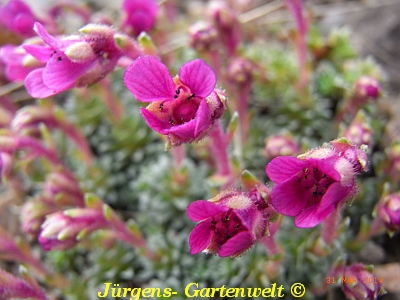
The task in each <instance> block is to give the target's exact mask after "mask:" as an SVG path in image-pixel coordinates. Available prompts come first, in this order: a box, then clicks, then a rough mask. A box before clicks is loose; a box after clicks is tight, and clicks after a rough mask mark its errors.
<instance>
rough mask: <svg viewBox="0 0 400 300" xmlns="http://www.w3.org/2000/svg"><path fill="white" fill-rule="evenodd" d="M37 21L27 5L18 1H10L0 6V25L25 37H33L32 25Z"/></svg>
mask: <svg viewBox="0 0 400 300" xmlns="http://www.w3.org/2000/svg"><path fill="white" fill-rule="evenodd" d="M36 21H38V19H37V18H36V17H35V15H34V14H33V12H32V10H31V9H30V7H29V6H28V5H26V4H25V3H24V2H22V1H20V0H10V1H9V2H8V3H7V4H6V5H4V6H2V7H1V6H0V24H1V25H3V26H4V27H5V28H7V29H8V30H10V31H13V32H15V33H18V34H20V35H22V36H25V37H30V36H33V35H34V34H35V33H34V31H33V24H34V23H35V22H36Z"/></svg>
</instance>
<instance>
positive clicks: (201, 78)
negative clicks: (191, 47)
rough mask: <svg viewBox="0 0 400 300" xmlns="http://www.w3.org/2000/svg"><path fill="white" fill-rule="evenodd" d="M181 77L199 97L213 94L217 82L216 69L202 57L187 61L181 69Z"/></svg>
mask: <svg viewBox="0 0 400 300" xmlns="http://www.w3.org/2000/svg"><path fill="white" fill-rule="evenodd" d="M179 78H180V80H181V82H182V83H183V84H184V85H186V86H187V87H188V88H189V89H190V91H191V92H192V93H193V94H195V95H196V96H197V97H202V98H205V97H207V96H208V95H210V94H211V92H212V91H213V90H214V88H215V84H216V82H217V80H216V77H215V73H214V71H213V70H212V69H211V68H210V67H209V66H208V65H207V64H206V63H205V62H204V61H202V60H201V59H195V60H192V61H190V62H187V63H185V64H184V65H183V66H182V67H181V69H180V70H179Z"/></svg>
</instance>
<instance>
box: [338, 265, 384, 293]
mask: <svg viewBox="0 0 400 300" xmlns="http://www.w3.org/2000/svg"><path fill="white" fill-rule="evenodd" d="M372 271H373V266H366V265H363V264H360V263H356V264H353V265H350V266H345V267H342V274H341V276H342V291H343V293H344V294H345V295H346V297H347V298H348V299H351V300H360V299H377V298H378V296H379V295H382V294H383V293H385V292H384V290H383V288H382V284H381V282H382V280H381V279H379V278H377V277H376V276H374V274H373V273H372Z"/></svg>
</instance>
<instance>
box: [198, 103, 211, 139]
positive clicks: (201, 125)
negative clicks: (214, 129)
mask: <svg viewBox="0 0 400 300" xmlns="http://www.w3.org/2000/svg"><path fill="white" fill-rule="evenodd" d="M211 115H212V112H211V109H210V107H209V106H208V104H207V102H206V101H205V100H202V101H201V102H200V105H199V108H198V110H197V112H196V116H195V118H194V119H195V123H196V127H195V129H194V136H195V137H198V136H199V135H200V134H201V133H202V132H203V131H204V130H206V129H207V128H208V127H210V125H211Z"/></svg>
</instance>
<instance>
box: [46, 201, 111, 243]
mask: <svg viewBox="0 0 400 300" xmlns="http://www.w3.org/2000/svg"><path fill="white" fill-rule="evenodd" d="M106 224H107V221H106V219H105V217H104V215H103V212H102V211H100V210H96V209H90V208H74V209H69V210H66V211H63V212H62V211H60V212H56V213H53V214H51V215H49V216H47V219H46V221H45V222H44V223H43V224H42V231H41V232H40V235H39V242H40V244H41V245H42V247H43V249H44V250H46V251H48V250H65V249H69V248H72V247H74V246H75V245H76V244H77V243H78V242H79V241H80V240H81V239H82V238H84V237H86V236H87V235H89V234H90V233H92V232H93V231H94V230H97V229H99V228H101V227H104V226H106Z"/></svg>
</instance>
